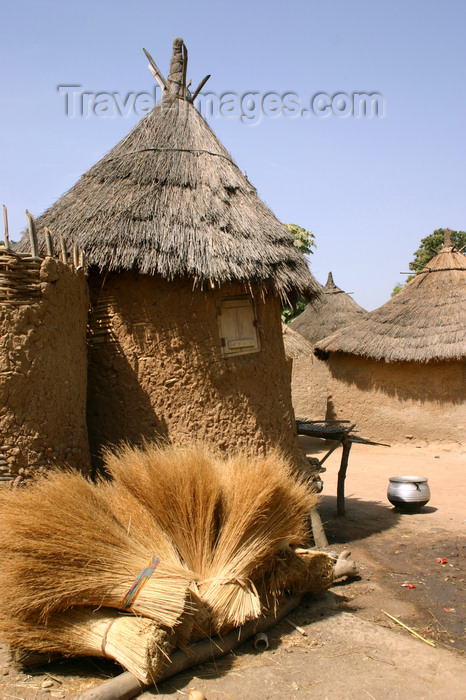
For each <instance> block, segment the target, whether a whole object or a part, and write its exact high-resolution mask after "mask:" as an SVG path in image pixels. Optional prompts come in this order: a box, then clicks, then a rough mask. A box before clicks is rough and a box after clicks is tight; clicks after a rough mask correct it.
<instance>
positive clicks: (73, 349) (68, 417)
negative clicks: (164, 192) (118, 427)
mask: <svg viewBox="0 0 466 700" xmlns="http://www.w3.org/2000/svg"><path fill="white" fill-rule="evenodd" d="M37 281H38V285H37V291H38V296H37V297H35V298H33V299H31V300H30V303H26V302H25V301H24V299H23V300H22V301H21V303H20V304H19V305H15V302H14V301H10V302H9V303H6V302H5V301H4V302H2V301H0V477H1V479H2V481H7V480H9V479H10V480H11V479H14V480H15V481H16V483H18V482H20V481H22V480H23V479H25V478H27V477H28V476H31V475H32V474H33V473H34V472H35V471H37V470H40V469H41V468H43V469H47V468H50V467H51V466H55V465H59V466H61V465H65V464H68V465H71V466H72V467H75V468H78V469H81V470H82V471H84V472H86V471H88V469H89V466H90V462H89V447H88V438H87V429H86V417H85V411H86V365H87V350H86V325H87V315H88V292H87V283H86V279H85V276H84V273H83V272H82V270H78V271H76V270H74V269H73V268H72V267H69V266H68V265H65V264H63V263H62V262H59V261H57V260H54V259H53V258H46V259H45V260H44V262H43V263H42V265H41V267H40V272H39V276H38V280H37Z"/></svg>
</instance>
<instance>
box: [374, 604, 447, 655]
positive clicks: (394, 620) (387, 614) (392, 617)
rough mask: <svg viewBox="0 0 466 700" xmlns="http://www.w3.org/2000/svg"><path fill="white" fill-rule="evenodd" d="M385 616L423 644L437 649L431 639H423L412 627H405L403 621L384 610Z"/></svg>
mask: <svg viewBox="0 0 466 700" xmlns="http://www.w3.org/2000/svg"><path fill="white" fill-rule="evenodd" d="M382 612H383V614H384V615H386V616H387V617H389V618H390V620H393V622H396V623H397V625H401V627H404V629H405V630H408V632H410V633H411V634H413V635H414V636H415V637H417V638H418V639H420V640H421V642H425V643H426V644H429V646H431V647H435V644H434V642H432V641H431V640H430V639H425V638H424V637H421V635H420V634H418V633H417V632H415V631H414V630H413V629H412V628H411V627H408V625H405V624H404V622H401V620H398V618H397V617H394V616H393V615H390V613H388V612H385V610H382Z"/></svg>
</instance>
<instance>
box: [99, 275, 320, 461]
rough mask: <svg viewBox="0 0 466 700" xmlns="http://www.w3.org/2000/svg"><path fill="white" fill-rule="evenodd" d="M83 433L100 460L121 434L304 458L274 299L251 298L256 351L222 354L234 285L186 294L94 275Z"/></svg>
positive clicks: (153, 282)
mask: <svg viewBox="0 0 466 700" xmlns="http://www.w3.org/2000/svg"><path fill="white" fill-rule="evenodd" d="M90 289H91V305H92V312H91V343H90V349H89V372H88V429H89V439H90V445H91V454H92V456H93V457H94V458H95V462H96V464H98V455H99V451H100V450H101V448H102V447H104V446H105V445H109V444H115V443H118V442H120V441H122V440H126V441H128V442H130V443H133V444H138V443H140V442H141V441H142V440H143V439H149V440H151V439H154V438H157V437H163V438H166V439H168V440H170V441H172V442H178V443H182V442H190V441H193V440H203V441H206V442H207V443H210V444H213V445H214V446H217V447H219V448H220V449H222V450H224V451H226V452H228V451H229V450H237V449H243V450H244V451H246V452H247V453H249V454H265V453H266V452H267V450H269V449H270V448H271V447H273V446H279V447H281V448H282V449H283V450H284V451H285V452H286V453H287V454H288V455H289V456H290V457H291V459H292V461H293V463H294V464H295V465H296V466H297V467H299V466H304V464H306V462H305V458H304V456H303V452H302V450H301V448H300V446H299V442H298V439H297V436H296V427H295V417H294V412H293V408H292V404H291V388H290V382H289V377H288V368H287V362H286V358H285V351H284V346H283V339H282V332H281V319H280V303H279V300H278V298H277V297H276V296H274V295H272V294H269V295H267V296H266V298H265V299H263V298H262V297H261V296H260V295H259V294H257V296H256V297H255V298H254V304H255V310H256V318H257V329H258V333H259V338H260V348H261V349H260V351H259V352H256V353H251V354H248V355H244V356H233V357H228V358H226V357H223V356H222V351H221V340H220V331H219V323H218V316H217V314H218V310H219V307H220V301H221V300H222V299H225V298H227V297H231V296H236V295H244V294H245V290H244V287H243V286H241V285H235V284H230V285H225V286H223V287H222V288H221V289H220V290H219V289H215V290H209V291H202V290H200V289H196V290H193V284H192V281H190V280H187V279H180V280H177V281H174V282H167V281H166V280H163V279H160V278H157V277H149V276H143V275H141V276H137V275H136V274H135V273H131V272H125V273H121V274H113V275H108V276H107V277H106V278H105V280H104V279H103V278H102V277H101V276H100V275H94V276H93V275H91V277H90Z"/></svg>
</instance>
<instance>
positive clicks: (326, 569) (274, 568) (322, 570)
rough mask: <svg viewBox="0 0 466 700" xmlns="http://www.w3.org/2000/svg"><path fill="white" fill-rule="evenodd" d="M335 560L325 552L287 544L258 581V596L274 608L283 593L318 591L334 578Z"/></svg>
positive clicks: (297, 593) (296, 593)
mask: <svg viewBox="0 0 466 700" xmlns="http://www.w3.org/2000/svg"><path fill="white" fill-rule="evenodd" d="M334 566H335V561H334V560H333V559H332V557H330V556H329V555H328V554H326V553H325V552H318V551H315V550H312V549H302V548H298V547H297V548H287V549H286V550H282V551H281V552H279V553H278V554H277V555H276V556H275V558H274V560H273V562H272V563H271V566H270V567H269V569H268V570H267V571H266V572H265V574H264V576H263V577H262V579H261V582H260V588H259V590H260V597H261V600H262V601H263V605H264V607H265V609H266V610H275V609H276V608H277V604H278V600H279V598H280V597H281V596H282V595H283V594H284V593H291V594H293V595H302V594H304V593H313V594H319V593H323V592H324V591H326V590H328V589H329V588H330V586H331V585H332V584H333V580H334Z"/></svg>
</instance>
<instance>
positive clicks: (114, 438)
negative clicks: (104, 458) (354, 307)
mask: <svg viewBox="0 0 466 700" xmlns="http://www.w3.org/2000/svg"><path fill="white" fill-rule="evenodd" d="M149 59H150V57H149ZM150 63H151V68H152V72H153V73H154V74H155V75H156V77H157V79H158V80H159V82H160V83H161V85H163V98H162V100H161V101H160V103H159V104H158V105H157V106H156V108H155V109H154V110H153V111H152V112H151V113H150V114H148V115H147V116H146V117H145V118H143V119H142V120H141V121H140V122H139V123H138V124H137V125H136V127H135V128H134V129H133V130H132V131H131V132H130V133H129V135H128V136H127V137H126V138H124V139H123V140H122V141H121V142H120V143H118V144H117V145H116V146H115V147H114V148H113V149H112V150H111V151H110V152H109V153H108V154H107V155H106V156H104V157H103V158H102V159H101V160H100V161H99V162H98V163H97V164H96V165H95V166H94V167H92V168H91V169H90V170H89V171H88V172H86V173H85V174H84V175H83V176H82V177H81V179H80V180H79V181H78V182H77V183H76V185H74V186H73V187H72V188H71V190H69V192H67V193H66V194H65V195H64V196H63V197H61V199H59V200H58V201H57V202H56V203H55V204H54V205H53V206H52V207H51V208H49V209H48V210H47V211H46V212H45V213H44V214H43V215H42V216H41V217H40V218H39V219H38V222H37V223H38V226H48V227H49V228H50V229H51V230H52V231H53V230H55V229H57V227H59V229H60V231H61V232H62V233H63V235H64V236H65V238H66V239H67V240H68V241H72V242H76V243H77V244H78V245H79V246H80V248H82V249H83V250H84V251H85V253H86V257H87V259H88V262H89V265H90V268H89V286H90V294H91V306H92V311H91V316H90V346H89V371H88V386H89V391H88V411H87V416H88V428H89V435H90V444H91V450H92V453H93V455H94V456H95V455H97V454H98V452H99V450H100V449H101V448H102V447H103V446H105V445H108V444H109V443H118V442H119V441H121V440H126V441H129V442H130V443H139V442H141V441H142V440H143V439H145V438H149V439H151V438H154V437H156V436H161V437H163V438H166V439H169V440H172V441H187V440H192V439H193V438H196V439H203V440H206V441H208V442H211V443H214V444H216V445H218V446H220V447H221V448H223V449H229V448H233V447H235V448H237V447H242V448H245V449H249V450H251V451H253V452H255V453H258V452H264V451H266V450H267V449H268V448H269V447H270V446H272V445H280V446H281V447H282V448H283V449H285V450H286V451H287V452H288V453H289V454H290V455H292V457H293V458H294V459H295V461H297V462H298V461H300V460H301V459H302V457H301V452H300V449H299V445H298V441H297V436H296V432H295V425H294V414H293V409H292V405H291V391H290V384H289V380H288V372H287V365H286V358H285V352H284V347H283V339H282V333H281V320H280V308H281V303H282V302H283V301H286V300H287V299H290V300H293V298H294V297H295V295H296V294H298V293H304V294H307V295H309V296H311V297H312V295H313V294H315V293H316V292H317V289H318V285H317V283H316V282H315V281H314V280H313V278H312V277H311V275H310V273H309V270H308V268H307V265H306V261H305V259H304V256H302V254H301V253H300V252H299V251H298V250H297V248H296V247H294V245H293V236H292V234H291V233H290V232H289V231H288V229H287V228H286V227H285V226H283V225H282V224H281V223H280V222H279V221H278V220H277V219H276V218H275V216H274V215H273V213H272V212H271V211H270V209H268V207H267V206H266V205H265V204H264V203H263V202H262V201H261V200H260V198H259V197H258V195H257V192H256V190H255V188H254V187H253V186H252V185H251V184H250V182H249V181H248V179H247V177H246V176H245V175H243V174H242V173H241V172H240V170H239V169H238V167H237V166H236V164H235V162H234V161H233V159H232V157H231V156H230V154H229V153H228V152H227V151H226V149H225V148H224V147H223V145H222V144H221V143H220V142H219V140H218V139H217V137H216V136H215V135H214V133H213V132H212V130H211V129H210V128H209V126H208V125H207V123H206V122H205V121H204V120H203V118H202V117H201V116H200V114H199V113H198V112H197V110H196V109H195V107H194V105H193V99H194V97H195V95H196V94H197V91H194V93H193V94H192V95H191V93H190V92H189V90H188V89H187V84H186V69H187V52H186V48H185V46H184V44H183V41H182V40H181V39H176V40H175V41H174V43H173V54H172V57H171V62H170V71H169V75H168V78H167V79H165V78H164V76H163V75H162V74H161V72H160V71H159V69H158V68H157V66H156V64H155V63H154V62H153V61H152V59H150Z"/></svg>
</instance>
